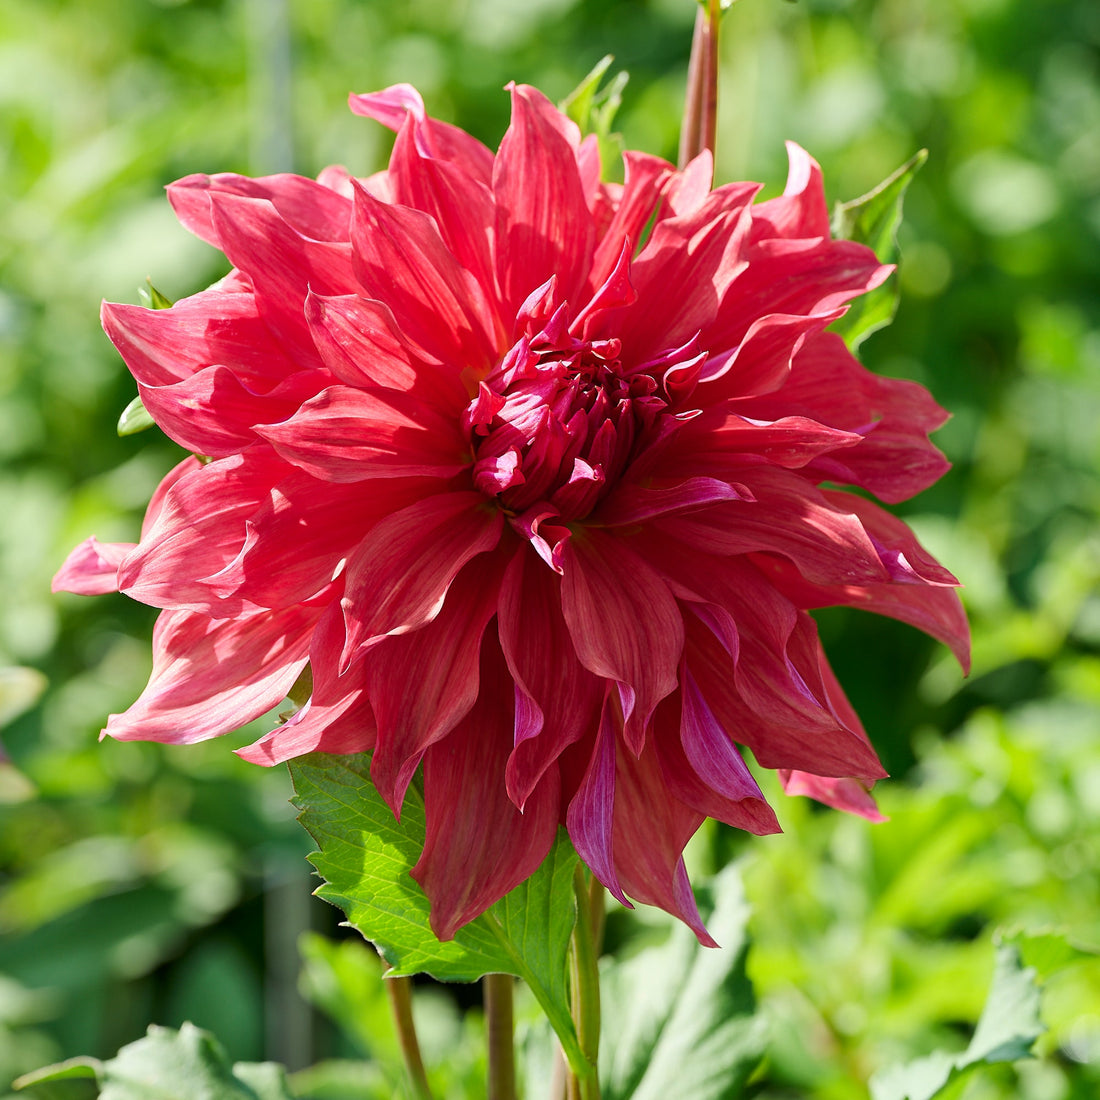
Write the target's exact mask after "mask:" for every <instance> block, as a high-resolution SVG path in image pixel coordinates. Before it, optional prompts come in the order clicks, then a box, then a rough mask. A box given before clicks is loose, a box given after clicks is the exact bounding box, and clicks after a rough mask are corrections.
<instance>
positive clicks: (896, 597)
mask: <svg viewBox="0 0 1100 1100" xmlns="http://www.w3.org/2000/svg"><path fill="white" fill-rule="evenodd" d="M752 557H753V563H754V564H755V565H756V566H757V568H758V569H760V571H761V572H762V573H764V574H765V575H766V576H767V577H768V579H769V580H770V581H771V583H772V584H773V585H775V586H776V587H777V588H778V589H779V590H780V591H782V592H783V593H784V594H785V595H786V596H787V597H788V598H789V599H790V600H791V601H792V602H793V603H794V604H795V605H796V606H797V607H803V608H814V607H837V606H841V605H844V606H848V607H858V608H862V609H863V610H865V611H873V612H874V613H875V614H876V615H885V616H887V617H888V618H891V619H898V620H899V621H900V622H903V623H909V625H910V626H915V627H916V628H917V629H918V630H923V631H924V632H925V633H926V634H928V635H930V636H931V637H933V638H936V639H937V640H938V641H941V642H943V644H944V645H946V646H947V647H948V648H949V649H950V650H951V652H952V653H953V654H954V655H955V657H956V659H957V660H958V662H959V664H960V665H961V666H962V670H963V672H964V673H967V672H969V671H970V626H969V624H968V623H967V620H966V612H965V610H964V609H963V606H962V601H961V600H960V599H959V596H958V593H957V592H955V591H954V590H953V589H951V588H943V587H939V586H929V587H925V586H923V585H912V584H894V583H885V584H871V585H816V584H812V583H810V582H809V581H808V580H806V579H805V577H803V576H802V575H801V574H800V573H799V572H798V570H797V569H795V568H794V567H793V566H792V565H791V564H790V562H787V561H784V560H783V559H782V558H778V557H774V556H772V555H770V554H754V555H753V556H752Z"/></svg>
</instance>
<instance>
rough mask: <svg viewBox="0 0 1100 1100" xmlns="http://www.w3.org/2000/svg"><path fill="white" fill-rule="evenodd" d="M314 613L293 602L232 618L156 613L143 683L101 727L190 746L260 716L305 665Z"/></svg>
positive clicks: (123, 736)
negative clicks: (150, 655) (121, 711)
mask: <svg viewBox="0 0 1100 1100" xmlns="http://www.w3.org/2000/svg"><path fill="white" fill-rule="evenodd" d="M318 615H319V611H318V609H316V608H309V607H300V606H299V607H292V608H288V609H287V610H286V611H282V612H276V613H272V612H263V613H261V614H259V615H254V616H243V617H240V618H236V619H210V618H208V617H207V616H206V615H203V614H199V613H195V612H190V611H182V612H181V611H166V612H163V613H162V614H161V615H160V617H159V618H158V619H157V624H156V627H155V628H154V630H153V674H152V676H151V677H150V678H149V684H148V686H147V687H146V688H145V690H144V691H143V692H142V694H141V697H140V698H139V699H138V701H137V702H136V703H134V705H133V706H132V707H130V709H129V710H127V711H126V712H125V713H124V714H112V715H111V717H110V719H109V720H108V722H107V728H106V730H105V731H104V732H105V733H108V734H110V736H112V737H115V738H117V739H118V740H120V741H167V742H170V743H172V744H177V745H189V744H192V743H193V742H195V741H204V740H206V739H207V738H210V737H217V736H219V735H220V734H223V733H228V732H230V731H231V730H234V729H237V728H238V727H239V726H243V725H244V724H245V723H246V722H251V721H252V719H253V718H259V717H260V715H261V714H265V713H266V712H267V711H269V710H270V709H271V708H272V707H273V706H275V705H276V704H277V703H278V702H279V701H280V700H281V699H282V698H283V697H284V696H285V695H286V693H287V692H288V691H289V690H290V688H291V687H292V686H293V684H294V681H295V680H296V679H297V677H298V674H299V673H300V672H301V671H302V669H303V668H304V667H305V664H306V660H307V659H308V653H309V639H310V632H311V630H312V627H313V624H314V623H315V622H316V621H317V618H318ZM199 668H201V669H202V674H201V676H197V675H196V674H195V670H196V669H199Z"/></svg>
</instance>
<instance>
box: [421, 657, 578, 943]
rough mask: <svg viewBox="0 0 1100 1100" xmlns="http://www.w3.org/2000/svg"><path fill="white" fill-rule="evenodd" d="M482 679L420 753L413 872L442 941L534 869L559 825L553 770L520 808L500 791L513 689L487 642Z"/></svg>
mask: <svg viewBox="0 0 1100 1100" xmlns="http://www.w3.org/2000/svg"><path fill="white" fill-rule="evenodd" d="M480 679H481V685H482V687H481V691H480V693H479V694H478V697H477V702H476V703H475V705H474V707H473V709H472V710H470V712H469V713H468V714H467V716H466V717H465V718H464V719H462V721H461V722H459V724H458V725H457V726H456V727H455V729H454V730H453V731H452V733H451V734H450V736H448V737H446V738H445V739H444V740H442V741H439V742H437V743H436V744H434V745H432V746H431V747H430V748H429V749H428V750H427V752H426V753H425V754H424V809H425V814H426V818H427V830H426V836H425V839H424V851H423V853H422V854H421V856H420V859H419V861H418V862H417V864H416V866H415V867H414V868H413V869H412V872H411V873H412V876H413V878H414V879H416V881H417V882H419V883H420V885H421V886H422V887H423V888H424V892H425V893H426V894H427V895H428V900H429V901H430V903H431V924H432V930H433V931H434V932H435V934H436V935H437V936H438V937H439V938H440V939H442V940H448V939H450V938H451V937H453V936H454V934H455V932H456V931H457V930H458V929H459V928H461V927H462V925H464V924H467V923H468V922H469V921H471V920H473V919H474V918H475V917H477V916H479V915H480V914H481V913H483V912H484V911H485V910H486V909H487V908H488V907H489V906H490V905H492V904H493V903H494V902H495V901H498V900H499V899H500V898H502V897H503V896H504V895H505V894H506V893H508V891H510V890H512V889H514V888H515V887H516V886H518V885H519V884H520V883H521V882H523V881H524V880H525V879H527V878H529V877H530V876H531V875H532V874H534V872H535V871H536V870H537V869H538V867H539V865H540V864H541V863H542V861H543V860H544V859H545V858H546V856H547V854H548V853H549V851H550V848H551V846H552V845H553V843H554V838H555V836H556V833H557V828H558V812H559V801H560V795H559V782H558V775H557V769H552V770H551V771H549V772H547V773H546V775H545V776H544V777H543V780H542V782H541V783H539V785H538V786H537V787H536V788H535V790H534V791H533V792H532V793H531V797H530V798H529V799H528V800H527V805H526V807H525V809H524V811H523V812H522V813H520V811H519V810H517V809H516V807H515V806H514V805H513V804H512V803H511V802H510V801H509V799H508V796H507V794H506V793H505V789H504V770H505V767H506V761H507V759H508V754H509V752H510V751H511V747H512V723H513V718H512V704H511V700H512V692H511V689H510V684H509V679H510V678H509V676H508V673H507V669H506V668H505V667H504V661H503V659H502V658H501V655H500V650H499V648H497V647H496V646H495V645H492V644H490V643H489V642H487V643H486V645H485V647H484V653H483V656H482V661H481V677H480Z"/></svg>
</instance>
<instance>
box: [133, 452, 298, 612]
mask: <svg viewBox="0 0 1100 1100" xmlns="http://www.w3.org/2000/svg"><path fill="white" fill-rule="evenodd" d="M192 461H193V460H192ZM292 469H293V467H291V466H288V465H287V464H286V463H284V462H283V461H282V459H280V458H278V457H277V456H276V455H275V454H274V452H272V451H270V450H269V449H268V448H266V447H264V446H262V445H258V446H257V447H252V448H250V449H249V450H248V452H247V454H240V455H233V456H232V457H229V458H222V459H218V460H217V461H215V462H211V463H209V464H208V465H206V466H203V465H200V464H199V463H197V462H195V463H194V464H193V465H191V466H190V468H189V469H186V470H185V471H184V472H183V473H182V476H180V477H179V478H178V480H176V481H174V483H173V484H172V485H171V486H170V488H169V489H168V491H167V492H166V493H164V495H163V497H162V499H161V500H160V502H159V507H158V508H157V511H156V518H155V519H153V520H152V522H151V523H147V525H146V528H147V529H146V530H145V531H143V532H142V540H141V542H140V543H138V545H137V547H135V549H134V550H133V551H131V553H130V554H128V555H127V557H126V559H125V560H124V561H123V562H122V564H121V566H120V567H119V572H118V584H119V590H120V591H121V592H125V593H126V595H128V596H130V597H131V598H133V599H135V600H138V601H140V602H141V603H146V604H150V605H151V606H153V607H164V608H171V609H174V610H177V611H185V610H190V611H202V612H205V613H206V614H207V615H212V616H214V617H216V618H224V617H226V616H230V615H238V614H241V613H242V611H244V612H247V610H248V609H249V608H248V605H245V604H242V601H241V600H240V599H237V598H227V594H225V593H224V591H223V590H220V589H219V587H218V585H217V584H215V583H212V582H211V580H210V578H211V577H213V576H214V575H215V574H217V573H219V572H221V570H222V569H224V568H225V567H226V566H227V565H228V564H229V563H230V562H231V561H233V559H234V558H235V557H236V556H237V554H238V553H239V552H240V550H241V547H242V546H243V545H244V542H245V538H246V535H247V527H246V525H247V523H248V520H249V518H250V517H251V516H253V515H254V514H255V513H256V512H257V511H259V509H260V508H262V507H263V505H264V504H265V503H266V501H267V499H268V494H269V492H270V488H271V486H272V485H273V484H274V483H276V482H278V481H279V480H281V479H282V478H283V477H285V476H286V475H287V473H289V472H290V471H291V470H292ZM253 609H254V608H253Z"/></svg>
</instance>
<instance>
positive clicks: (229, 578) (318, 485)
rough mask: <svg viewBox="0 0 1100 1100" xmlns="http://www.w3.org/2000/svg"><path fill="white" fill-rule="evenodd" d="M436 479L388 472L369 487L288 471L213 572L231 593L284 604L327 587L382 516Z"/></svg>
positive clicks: (269, 604) (221, 588)
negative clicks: (236, 545) (241, 540)
mask: <svg viewBox="0 0 1100 1100" xmlns="http://www.w3.org/2000/svg"><path fill="white" fill-rule="evenodd" d="M437 487H438V482H437V481H435V480H434V479H430V478H384V479H382V480H380V481H377V482H372V483H371V485H370V486H369V488H366V487H363V486H359V485H342V484H339V483H336V482H324V481H318V480H317V479H316V478H313V477H311V476H310V475H309V474H307V473H306V472H305V471H303V470H299V469H296V468H295V467H293V466H290V465H288V466H286V467H285V474H284V476H283V477H282V478H280V479H279V481H278V483H277V484H276V485H275V486H273V487H272V489H271V490H270V492H268V493H267V494H266V495H265V499H264V501H263V503H262V505H261V506H260V507H259V508H257V509H256V511H255V512H254V513H253V515H252V516H250V517H249V519H248V522H247V531H246V537H245V540H244V543H243V545H242V546H241V548H240V552H239V553H238V554H237V555H236V556H235V557H234V559H233V560H232V561H231V562H229V563H228V564H227V565H226V567H225V568H224V569H223V570H222V571H221V572H220V573H218V574H217V576H214V577H211V578H209V580H210V583H211V585H212V586H214V587H215V588H216V590H217V591H219V592H220V593H222V594H223V595H224V596H226V597H230V596H235V597H237V598H239V599H246V600H249V601H251V602H253V603H255V604H257V605H259V606H263V607H286V606H287V605H288V604H292V603H298V602H299V601H301V600H307V599H310V598H311V597H313V596H314V595H316V594H317V593H318V592H319V591H321V590H322V589H324V588H325V587H326V586H327V585H328V584H329V582H330V581H331V580H332V579H333V578H334V577H335V576H336V575H337V573H339V571H340V568H341V563H342V562H343V561H344V560H345V559H346V558H347V557H349V556H350V555H351V554H352V553H353V552H354V550H355V548H356V547H357V546H358V545H359V543H360V542H361V541H362V540H363V539H364V538H365V537H366V535H367V533H368V532H369V531H370V530H371V528H372V527H374V526H375V525H376V524H377V523H378V522H379V521H380V520H382V519H383V518H385V517H386V516H388V515H389V514H390V513H391V512H393V511H396V510H399V509H401V508H404V507H406V506H407V505H409V504H411V503H413V502H414V501H416V500H418V499H420V498H422V497H424V496H425V495H427V494H428V493H430V492H431V491H432V489H435V488H437Z"/></svg>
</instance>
